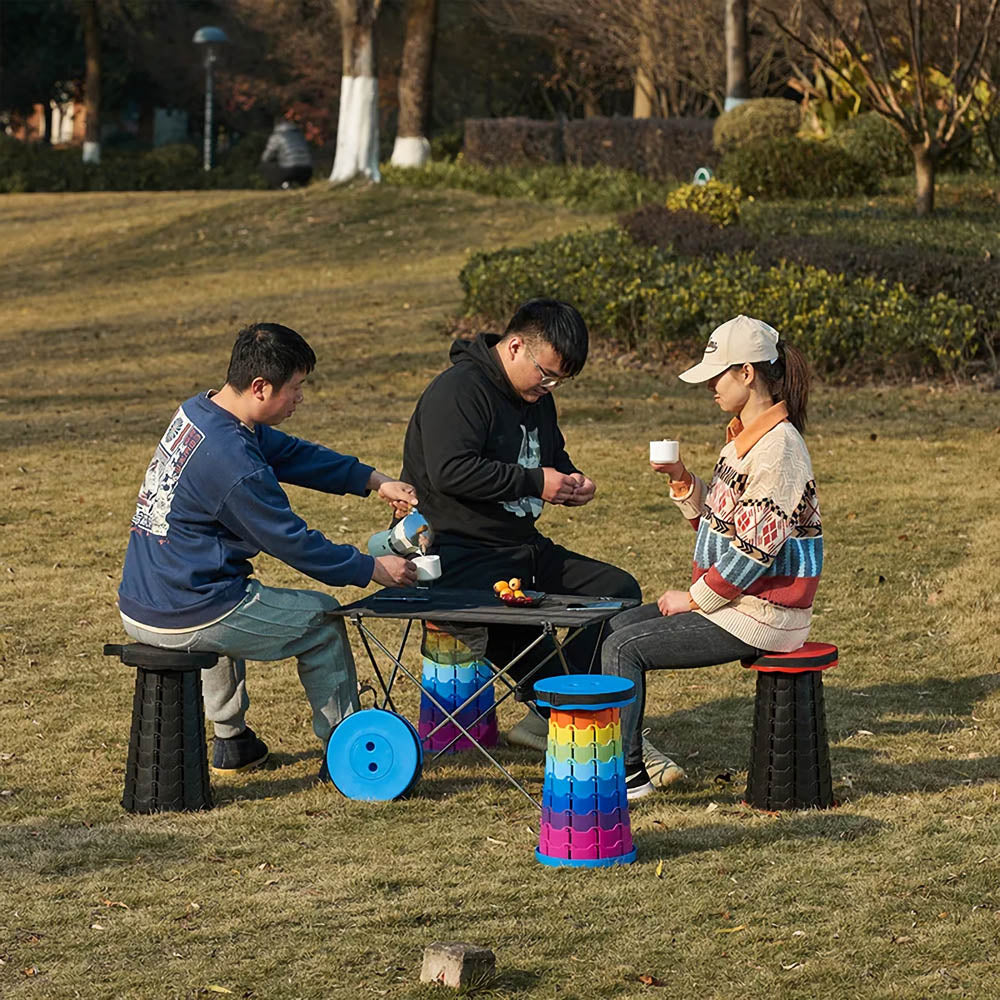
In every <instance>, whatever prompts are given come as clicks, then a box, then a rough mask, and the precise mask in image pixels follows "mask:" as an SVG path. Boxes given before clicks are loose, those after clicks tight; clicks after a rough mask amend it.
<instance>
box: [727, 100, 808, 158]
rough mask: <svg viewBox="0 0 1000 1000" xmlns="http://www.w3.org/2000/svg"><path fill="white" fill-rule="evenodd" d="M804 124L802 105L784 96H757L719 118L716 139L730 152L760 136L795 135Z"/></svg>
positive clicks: (765, 137)
mask: <svg viewBox="0 0 1000 1000" xmlns="http://www.w3.org/2000/svg"><path fill="white" fill-rule="evenodd" d="M801 126H802V105H801V104H798V103H797V102H796V101H786V100H785V99H784V98H781V97H757V98H754V100H752V101H747V102H746V103H744V104H740V105H737V106H736V107H735V108H733V109H732V111H724V112H723V113H722V114H721V115H719V117H718V118H716V119H715V127H714V129H713V131H712V142H713V144H714V146H715V148H716V150H718V152H720V153H723V154H724V153H728V152H729V150H731V149H738V148H739V147H740V146H745V145H746V144H747V143H748V142H755V141H756V140H758V139H780V138H784V137H787V136H792V135H795V133H796V132H798V130H799V129H800V128H801Z"/></svg>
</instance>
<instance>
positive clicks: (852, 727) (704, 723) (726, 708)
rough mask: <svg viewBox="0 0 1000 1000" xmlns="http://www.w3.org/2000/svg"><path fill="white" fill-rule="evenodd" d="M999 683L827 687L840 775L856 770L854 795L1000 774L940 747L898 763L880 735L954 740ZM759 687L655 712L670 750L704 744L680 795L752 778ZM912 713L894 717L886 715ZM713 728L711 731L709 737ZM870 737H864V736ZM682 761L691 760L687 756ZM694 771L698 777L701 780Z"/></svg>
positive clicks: (990, 760) (655, 735)
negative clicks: (928, 755)
mask: <svg viewBox="0 0 1000 1000" xmlns="http://www.w3.org/2000/svg"><path fill="white" fill-rule="evenodd" d="M998 688H1000V675H998V674H992V673H990V674H981V675H978V676H973V677H961V678H957V679H954V680H949V679H946V678H934V679H930V680H928V679H921V680H919V681H913V682H906V683H895V684H893V683H888V684H876V685H871V686H868V687H857V688H844V687H834V686H832V685H827V686H826V687H825V688H824V696H825V703H826V721H827V732H828V736H829V741H830V758H831V764H832V767H833V773H834V779H835V781H836V780H837V779H838V778H840V777H841V776H845V775H850V780H851V784H852V787H851V789H850V793H851V796H852V797H857V796H858V795H866V794H876V795H896V794H904V793H907V792H936V791H943V790H945V789H947V788H952V787H955V786H958V785H965V784H974V783H977V782H980V781H990V780H996V779H997V777H998V776H1000V758H998V757H997V756H984V757H979V758H970V757H958V756H956V757H949V756H947V755H943V756H938V755H935V757H934V758H932V759H927V758H924V759H922V760H920V761H918V762H915V763H912V764H897V763H894V762H893V761H892V760H891V759H890V758H889V757H888V756H887V753H886V750H885V748H884V745H883V744H882V743H881V742H880V739H879V737H880V736H883V735H884V736H898V735H912V734H919V733H924V734H932V735H934V736H939V737H941V739H942V741H943V743H944V745H942V746H941V748H940V749H942V750H945V749H946V747H947V734H948V732H950V731H953V730H957V729H962V728H965V726H966V723H965V722H963V720H962V718H961V717H962V716H965V717H968V716H971V715H972V714H974V712H975V711H976V707H977V705H978V704H979V703H980V702H981V701H982V700H983V699H984V698H986V697H988V696H989V695H990V694H991V693H992V692H993V691H996V690H997V689H998ZM753 701H754V693H753V687H752V685H748V687H747V694H746V697H727V698H719V699H716V700H714V701H709V702H706V703H704V704H701V705H698V706H697V707H695V708H692V709H686V710H682V711H678V712H675V713H673V714H671V715H649V714H647V716H646V722H647V723H648V724H649V725H650V727H651V730H652V732H651V733H650V738H651V740H652V742H653V743H654V744H656V745H657V746H662V747H663V748H664V749H665V750H667V751H668V752H669V751H670V750H671V748H677V747H680V748H684V747H697V748H698V749H697V757H695V758H690V759H692V760H694V761H695V763H694V764H691V765H689V770H690V771H694V772H697V774H700V775H701V778H700V781H701V784H700V787H699V788H695V789H692V790H691V791H690V792H689V793H688V794H687V795H685V794H684V792H683V790H678V791H679V792H680V794H677V793H673V795H674V801H680V802H690V803H691V804H692V805H694V804H696V803H701V802H703V801H704V793H705V787H706V785H712V784H714V786H715V787H717V788H718V787H722V788H726V787H728V786H729V784H730V782H731V783H732V787H733V788H734V789H735V788H739V787H740V782H741V781H745V777H744V775H745V771H746V768H747V766H748V762H749V753H750V736H751V730H752V724H753ZM903 714H905V715H908V716H911V718H906V719H898V718H888V719H885V720H884V721H883V720H882V718H881V716H882V715H903ZM706 733H708V734H710V735H709V736H708V737H706ZM862 741H863V742H862ZM679 763H681V764H682V765H685V764H687V763H688V762H687V760H685V759H684V757H683V756H681V758H680V760H679ZM698 780H699V779H698V778H697V777H695V778H694V781H695V783H697V782H698Z"/></svg>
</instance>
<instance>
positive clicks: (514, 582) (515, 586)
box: [507, 576, 521, 590]
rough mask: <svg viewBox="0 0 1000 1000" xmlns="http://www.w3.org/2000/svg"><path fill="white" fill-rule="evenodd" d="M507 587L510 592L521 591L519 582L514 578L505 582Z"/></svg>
mask: <svg viewBox="0 0 1000 1000" xmlns="http://www.w3.org/2000/svg"><path fill="white" fill-rule="evenodd" d="M507 586H509V587H510V589H511V590H520V589H521V581H520V580H519V579H518V578H517V577H516V576H512V577H511V578H510V579H509V580H508V581H507Z"/></svg>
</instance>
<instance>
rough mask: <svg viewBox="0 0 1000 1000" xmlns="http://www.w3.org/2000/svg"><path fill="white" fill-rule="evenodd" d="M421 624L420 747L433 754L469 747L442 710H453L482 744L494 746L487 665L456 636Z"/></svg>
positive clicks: (495, 734) (493, 712)
mask: <svg viewBox="0 0 1000 1000" xmlns="http://www.w3.org/2000/svg"><path fill="white" fill-rule="evenodd" d="M425 626H426V627H425V629H424V637H423V642H422V643H421V653H422V654H423V660H424V665H423V674H422V676H421V682H420V686H421V689H422V690H421V694H420V720H419V723H418V725H417V731H418V732H419V733H420V739H421V740H422V741H423V744H424V748H425V749H426V750H428V751H431V752H438V753H445V752H452V753H453V752H455V751H458V750H471V749H473V747H474V744H473V742H472V740H470V739H469V738H468V737H467V736H466V735H465V734H464V733H463V732H462V730H461V729H459V727H458V726H456V725H455V723H454V722H453V721H452V720H451V719H449V718H448V715H447V714H446V713H450V714H451V715H454V716H455V717H456V718H457V719H458V721H459V722H460V723H461V724H462V726H464V727H465V729H467V730H468V732H469V735H470V736H472V737H473V739H475V740H477V741H478V742H479V743H480V744H481V745H482V746H484V747H495V746H496V745H497V742H498V739H499V735H498V732H497V716H496V710H495V708H494V705H495V701H494V695H493V684H492V681H493V671H492V670H491V669H490V667H489V664H487V663H486V662H485V661H483V660H481V659H479V658H478V657H477V656H476V654H475V653H474V652H473V650H472V649H471V648H470V647H469V646H468V645H467V644H466V643H465V642H463V641H462V639H461V638H459V637H458V636H456V635H453V634H452V633H451V632H449V631H447V630H446V629H444V628H442V627H440V626H437V625H434V624H432V623H431V622H426V623H425ZM435 702H436V704H435Z"/></svg>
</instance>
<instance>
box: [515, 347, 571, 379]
mask: <svg viewBox="0 0 1000 1000" xmlns="http://www.w3.org/2000/svg"><path fill="white" fill-rule="evenodd" d="M524 349H525V350H526V351H527V352H528V357H529V358H531V363H532V364H533V365H534V366H535V367H536V368H537V369H538V374H539V375H541V376H542V378H541V381H540V382H539V383H538V384H539V385H540V386H541V387H542V388H543V389H558V388H559V386H561V385H562V384H563V382H571V381H572V380H573V376H572V375H553V374H552V372H548V371H546V370H545V369H544V368H543V367H542V366H541V365H540V364H539V363H538V362H537V361H536V360H535V355H534V354H532V353H531V348H530V347H528V345H527V343H525V345H524Z"/></svg>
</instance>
